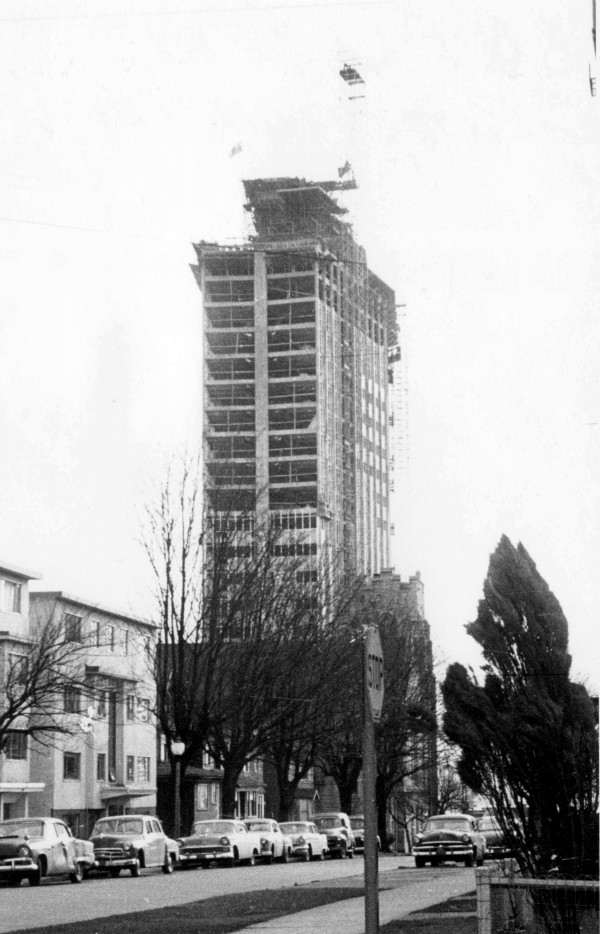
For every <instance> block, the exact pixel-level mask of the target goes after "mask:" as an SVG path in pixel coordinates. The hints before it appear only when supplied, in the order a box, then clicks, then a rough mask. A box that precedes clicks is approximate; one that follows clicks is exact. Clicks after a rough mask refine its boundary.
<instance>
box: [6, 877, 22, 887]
mask: <svg viewBox="0 0 600 934" xmlns="http://www.w3.org/2000/svg"><path fill="white" fill-rule="evenodd" d="M22 881H23V879H22V878H21V876H15V877H14V878H13V879H7V880H6V882H7V884H8V885H9V886H10V888H11V889H18V887H19V886H20V885H21V882H22Z"/></svg>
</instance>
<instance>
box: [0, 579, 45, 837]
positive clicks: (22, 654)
mask: <svg viewBox="0 0 600 934" xmlns="http://www.w3.org/2000/svg"><path fill="white" fill-rule="evenodd" d="M39 578H40V575H39V574H37V573H35V572H34V571H27V570H25V569H23V568H19V567H16V566H15V565H13V564H7V563H5V562H2V563H1V564H0V695H1V696H0V713H2V712H4V710H5V709H6V705H7V704H8V700H9V698H8V695H9V693H10V690H11V682H12V683H14V682H15V679H16V678H18V672H19V668H20V667H21V666H22V665H23V664H26V662H24V660H26V659H27V657H28V654H29V648H30V645H31V641H30V634H29V582H30V581H32V580H39ZM27 720H28V718H27V717H26V716H20V717H18V718H17V719H15V720H12V721H11V722H10V724H9V730H8V733H7V734H6V742H5V745H4V748H3V749H2V750H1V751H0V819H1V820H8V819H9V818H11V817H27V816H28V815H29V813H30V812H31V809H32V803H33V800H34V798H39V795H40V793H41V792H42V791H43V789H44V785H43V783H42V782H38V781H32V778H31V768H30V767H31V742H30V739H29V736H28V735H27V732H26V729H27Z"/></svg>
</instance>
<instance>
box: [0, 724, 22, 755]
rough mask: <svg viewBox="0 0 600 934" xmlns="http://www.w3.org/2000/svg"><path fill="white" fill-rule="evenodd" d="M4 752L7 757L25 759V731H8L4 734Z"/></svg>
mask: <svg viewBox="0 0 600 934" xmlns="http://www.w3.org/2000/svg"><path fill="white" fill-rule="evenodd" d="M4 753H5V755H6V758H7V759H26V758H27V733H18V732H13V731H12V730H11V731H9V732H8V733H7V734H6V745H5V747H4Z"/></svg>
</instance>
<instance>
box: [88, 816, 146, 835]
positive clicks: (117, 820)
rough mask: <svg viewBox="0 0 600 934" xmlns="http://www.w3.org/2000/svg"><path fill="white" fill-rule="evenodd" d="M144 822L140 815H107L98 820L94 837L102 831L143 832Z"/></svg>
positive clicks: (93, 831)
mask: <svg viewBox="0 0 600 934" xmlns="http://www.w3.org/2000/svg"><path fill="white" fill-rule="evenodd" d="M143 832H144V822H143V821H142V820H140V819H139V818H138V817H106V818H103V819H102V820H99V821H97V823H96V826H95V827H94V829H93V830H92V837H98V836H100V834H102V833H143Z"/></svg>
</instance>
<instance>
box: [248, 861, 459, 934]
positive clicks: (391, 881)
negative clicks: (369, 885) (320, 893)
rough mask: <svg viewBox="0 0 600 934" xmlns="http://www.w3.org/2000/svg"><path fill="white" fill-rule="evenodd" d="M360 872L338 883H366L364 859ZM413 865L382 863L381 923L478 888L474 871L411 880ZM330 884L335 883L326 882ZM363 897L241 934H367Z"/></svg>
mask: <svg viewBox="0 0 600 934" xmlns="http://www.w3.org/2000/svg"><path fill="white" fill-rule="evenodd" d="M356 868H357V874H356V876H353V877H351V879H348V878H346V879H340V880H338V882H337V883H335V884H337V885H339V886H340V887H342V886H345V887H347V886H348V885H349V884H352V883H354V884H356V886H357V888H359V887H360V886H361V885H362V883H363V864H362V860H361V861H360V862H359V861H358V860H357V865H356ZM409 868H410V869H413V868H414V859H413V858H412V857H410V856H394V857H384V858H383V859H382V860H381V862H380V865H379V924H380V925H381V926H382V925H384V924H387V923H388V922H389V921H397V920H399V919H401V918H404V917H406V916H407V915H409V914H412V913H413V912H415V911H422V910H423V909H424V908H429V907H430V906H431V905H436V904H437V903H438V902H443V901H445V900H446V899H447V898H453V897H454V896H457V895H464V894H465V893H466V892H472V891H473V889H474V888H475V875H474V874H471V873H465V872H461V873H452V875H449V876H448V878H447V879H443V878H442V879H440V878H439V877H436V878H432V879H431V883H430V884H424V883H423V876H422V875H421V876H420V881H419V882H417V881H414V882H412V881H411V880H410V875H409V874H408V873H406V872H405V870H407V869H409ZM323 885H324V886H325V885H329V886H331V885H332V883H323ZM364 904H365V903H364V898H363V896H362V895H361V896H360V897H358V898H351V899H347V900H345V901H342V902H333V903H332V904H330V905H323V906H322V907H320V908H313V909H311V910H310V911H299V912H296V913H295V914H291V915H284V916H283V917H280V918H274V919H273V920H272V921H267V922H266V923H264V924H253V925H251V926H250V927H247V928H243V931H241V932H240V934H313V932H315V934H317V932H318V934H364V930H365V907H364Z"/></svg>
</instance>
